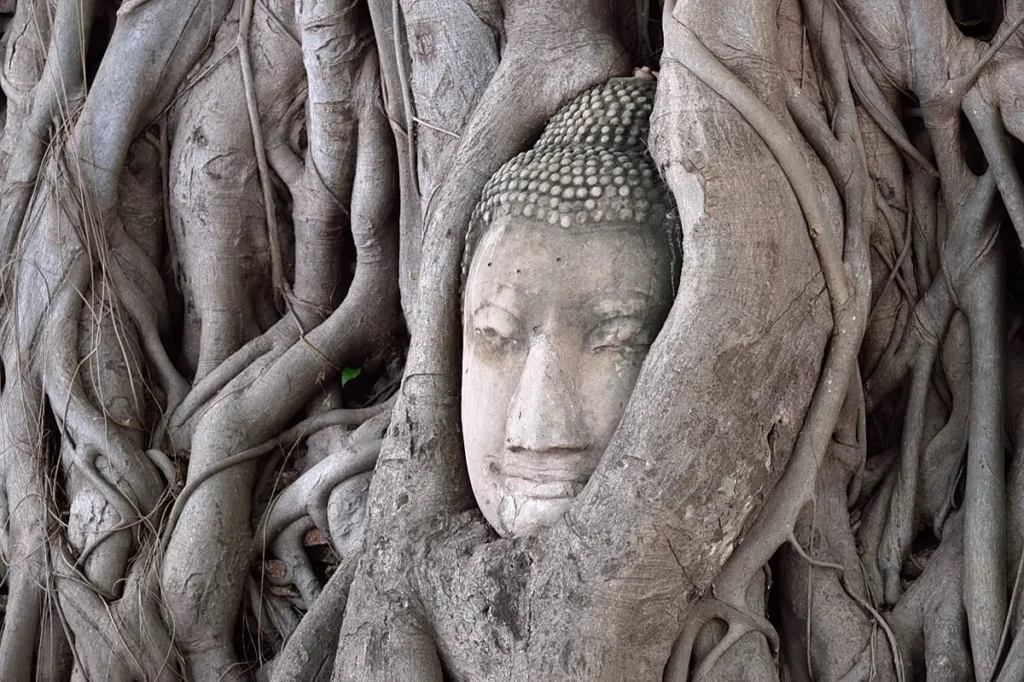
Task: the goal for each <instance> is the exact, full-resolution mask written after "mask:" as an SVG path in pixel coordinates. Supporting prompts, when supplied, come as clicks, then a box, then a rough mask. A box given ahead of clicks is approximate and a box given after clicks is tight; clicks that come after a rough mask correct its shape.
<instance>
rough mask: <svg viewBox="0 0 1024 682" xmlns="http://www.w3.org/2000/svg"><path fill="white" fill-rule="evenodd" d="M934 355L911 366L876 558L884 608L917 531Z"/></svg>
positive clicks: (934, 350) (928, 351) (926, 352)
mask: <svg viewBox="0 0 1024 682" xmlns="http://www.w3.org/2000/svg"><path fill="white" fill-rule="evenodd" d="M937 354H938V347H937V346H936V345H926V346H925V347H924V348H923V349H922V352H921V353H920V354H919V355H918V356H917V361H916V362H915V363H914V371H913V379H912V381H911V385H910V398H909V401H908V404H907V412H906V418H905V424H904V427H903V445H902V448H901V452H900V458H899V468H898V469H897V471H896V487H895V489H894V490H893V495H892V500H891V501H890V503H889V515H888V519H887V522H886V524H885V532H884V534H883V535H882V543H881V547H880V550H881V551H880V552H879V557H878V559H879V564H880V566H879V568H880V569H881V571H882V579H883V581H884V589H885V601H886V603H888V604H895V603H896V602H897V601H898V600H899V598H900V594H901V593H902V592H903V587H902V585H901V583H900V574H901V572H902V570H903V562H904V561H906V559H907V557H909V556H910V549H911V544H912V543H913V541H914V535H915V534H916V533H915V531H916V530H917V489H918V479H919V477H920V467H921V452H922V450H923V447H924V443H923V440H924V427H925V411H926V410H925V407H926V405H925V403H926V401H927V398H928V384H929V382H930V381H931V376H932V368H933V367H934V365H935V357H936V355H937Z"/></svg>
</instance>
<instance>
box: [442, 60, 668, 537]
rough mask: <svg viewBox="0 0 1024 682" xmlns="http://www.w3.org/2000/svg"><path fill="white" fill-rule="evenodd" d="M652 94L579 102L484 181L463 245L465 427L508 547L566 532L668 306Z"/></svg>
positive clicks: (664, 212) (488, 511)
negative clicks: (547, 530)
mask: <svg viewBox="0 0 1024 682" xmlns="http://www.w3.org/2000/svg"><path fill="white" fill-rule="evenodd" d="M653 100H654V81H652V80H648V79H638V78H619V79H613V80H611V81H609V82H608V83H606V84H604V85H601V86H598V87H596V88H594V89H592V90H590V91H588V92H585V93H584V94H582V95H580V96H579V97H577V98H576V99H575V100H573V101H572V102H571V103H569V104H568V105H567V106H565V107H564V108H563V109H562V110H560V111H559V112H558V113H557V114H556V115H555V116H554V117H553V118H552V119H551V121H550V122H549V123H548V125H547V127H546V129H545V130H544V133H543V134H542V135H541V137H540V139H539V140H538V141H537V143H536V144H535V145H534V147H533V148H532V149H531V150H529V151H527V152H524V153H522V154H520V155H519V156H517V157H515V158H513V159H512V160H511V161H509V162H508V163H507V164H505V165H504V166H503V167H502V168H501V169H500V170H499V171H498V172H497V173H495V175H494V176H493V177H492V178H491V179H490V180H489V181H488V183H487V185H486V186H485V188H484V191H483V194H482V197H481V200H480V203H479V204H478V206H477V207H476V210H475V211H474V214H473V218H472V221H471V223H470V231H469V234H468V237H467V250H466V258H465V264H466V267H465V272H464V285H463V291H464V294H463V360H462V361H463V374H462V405H461V408H462V423H463V434H464V435H463V438H464V445H465V451H466V461H467V467H468V469H469V477H470V482H471V484H472V486H473V494H474V496H475V497H476V500H477V503H478V505H479V506H480V509H481V511H482V512H483V514H484V517H485V518H486V519H487V521H488V522H489V523H490V524H491V526H493V527H494V528H495V530H497V531H498V533H499V534H501V535H503V536H513V535H518V534H521V533H524V532H526V531H529V530H531V529H533V528H536V527H539V526H548V525H551V524H553V523H554V522H555V521H557V520H558V519H559V518H560V517H561V516H562V514H563V513H564V512H565V511H566V510H567V509H568V508H569V505H570V504H571V503H572V500H573V498H574V497H575V496H576V495H577V494H578V493H579V492H580V490H582V488H583V487H584V486H585V485H586V483H587V481H588V479H589V478H590V475H591V474H592V473H593V471H594V469H595V468H596V467H597V464H598V462H599V461H600V459H601V456H602V454H603V453H604V450H605V448H606V447H607V445H608V442H609V441H610V439H611V437H612V434H613V433H614V432H615V429H616V427H617V426H618V423H619V421H620V419H621V418H622V414H623V411H624V410H625V406H626V403H627V401H628V400H629V398H630V395H631V394H632V391H633V386H634V384H635V383H636V379H637V375H638V374H639V371H640V367H641V365H642V364H643V361H644V358H645V357H646V355H647V351H648V349H649V347H650V344H651V343H652V341H653V340H654V338H655V336H656V335H657V334H658V331H659V330H660V328H661V325H662V323H663V322H664V320H665V317H666V316H667V315H668V311H669V308H670V307H671V304H672V300H673V295H674V289H675V280H676V278H677V274H678V271H679V266H680V263H681V257H682V256H681V247H680V242H679V236H678V235H679V229H678V224H677V223H678V221H677V219H676V217H675V214H674V212H673V210H672V202H671V199H670V196H669V193H668V189H667V188H666V187H665V185H664V184H663V182H662V180H661V178H660V177H659V175H658V172H657V169H656V167H655V165H654V162H653V160H652V159H651V158H650V156H649V154H648V152H647V146H646V145H647V130H648V118H649V116H650V112H651V108H652V105H653Z"/></svg>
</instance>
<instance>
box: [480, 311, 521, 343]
mask: <svg viewBox="0 0 1024 682" xmlns="http://www.w3.org/2000/svg"><path fill="white" fill-rule="evenodd" d="M521 329H522V324H520V322H519V319H518V318H517V317H516V316H515V315H512V314H511V313H510V312H508V311H507V310H505V309H504V308H499V307H497V306H492V305H488V306H484V307H482V308H480V309H479V310H477V312H476V314H475V315H474V316H473V335H474V336H475V337H476V338H477V339H479V340H480V341H483V342H484V344H485V346H486V347H487V348H490V349H492V350H495V351H502V352H508V351H511V350H515V349H516V348H517V347H519V346H520V345H521V336H522V334H521V333H520V330H521Z"/></svg>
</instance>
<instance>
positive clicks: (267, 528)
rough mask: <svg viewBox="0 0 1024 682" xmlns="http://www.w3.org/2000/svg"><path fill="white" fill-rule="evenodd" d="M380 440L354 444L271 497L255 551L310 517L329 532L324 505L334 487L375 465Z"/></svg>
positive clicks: (334, 454) (324, 530)
mask: <svg viewBox="0 0 1024 682" xmlns="http://www.w3.org/2000/svg"><path fill="white" fill-rule="evenodd" d="M380 445H381V440H380V439H374V440H370V441H367V442H354V443H352V444H351V445H350V446H349V447H348V448H345V449H343V450H341V451H339V452H336V453H333V454H332V455H331V456H330V457H328V458H327V459H325V460H323V461H322V462H320V463H318V464H316V465H314V466H313V467H311V468H310V469H309V470H308V471H306V472H305V473H304V474H302V476H300V477H299V478H298V480H296V481H295V482H294V483H292V484H291V485H289V486H288V487H287V488H285V489H284V490H283V491H282V492H281V494H280V495H278V496H277V497H275V498H274V500H273V502H271V504H270V506H269V507H268V509H267V511H266V512H265V513H264V514H263V518H262V519H261V520H260V523H259V526H258V529H257V531H256V534H255V537H256V552H257V553H258V554H259V555H262V554H263V553H264V551H265V550H266V546H267V544H268V543H270V542H272V541H274V539H275V538H276V537H277V535H278V534H279V533H281V532H282V531H283V530H284V529H285V528H287V527H288V526H290V525H291V524H292V523H294V522H295V521H297V520H298V519H300V518H302V517H303V516H309V517H310V519H311V520H312V521H313V523H314V524H315V525H316V527H317V528H319V529H320V530H321V531H323V532H325V533H326V532H329V530H330V523H329V521H328V519H327V503H328V500H329V498H330V495H331V492H332V491H333V490H334V488H335V487H336V486H338V485H340V484H341V483H343V482H344V481H345V480H347V479H349V478H351V477H353V476H356V475H358V474H361V473H365V472H367V471H371V470H372V469H373V467H374V465H375V464H376V463H377V455H378V453H379V452H380Z"/></svg>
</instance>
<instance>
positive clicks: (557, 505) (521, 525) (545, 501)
mask: <svg viewBox="0 0 1024 682" xmlns="http://www.w3.org/2000/svg"><path fill="white" fill-rule="evenodd" d="M572 501H573V498H572V497H555V498H551V497H520V496H518V495H505V496H504V497H502V500H501V504H500V506H499V508H498V517H499V522H500V527H499V529H498V530H499V532H500V533H501V535H503V536H506V537H508V536H517V535H523V534H524V533H528V532H530V531H533V530H536V529H538V528H546V527H548V526H553V525H555V524H556V523H557V522H558V520H559V519H561V518H562V515H563V514H565V512H567V511H568V510H569V507H570V506H571V505H572Z"/></svg>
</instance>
